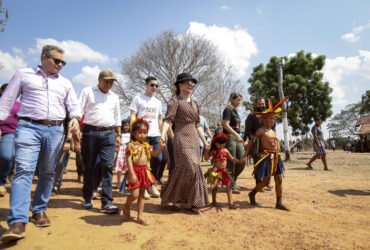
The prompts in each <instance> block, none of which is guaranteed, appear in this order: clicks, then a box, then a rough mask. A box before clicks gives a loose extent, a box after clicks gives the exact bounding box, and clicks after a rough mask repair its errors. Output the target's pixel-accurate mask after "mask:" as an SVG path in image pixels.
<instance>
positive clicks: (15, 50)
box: [12, 47, 24, 57]
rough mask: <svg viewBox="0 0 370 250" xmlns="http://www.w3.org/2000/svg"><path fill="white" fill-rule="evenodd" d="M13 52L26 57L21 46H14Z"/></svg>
mask: <svg viewBox="0 0 370 250" xmlns="http://www.w3.org/2000/svg"><path fill="white" fill-rule="evenodd" d="M12 50H13V53H14V54H15V55H17V56H20V57H24V54H23V50H22V49H20V48H16V47H12Z"/></svg>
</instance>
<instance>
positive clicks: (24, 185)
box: [8, 119, 64, 226]
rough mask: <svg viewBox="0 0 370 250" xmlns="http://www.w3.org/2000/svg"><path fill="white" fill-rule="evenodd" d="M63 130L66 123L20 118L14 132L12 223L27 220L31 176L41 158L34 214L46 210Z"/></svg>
mask: <svg viewBox="0 0 370 250" xmlns="http://www.w3.org/2000/svg"><path fill="white" fill-rule="evenodd" d="M63 132H64V131H63V125H60V126H44V125H41V124H37V123H32V122H28V121H25V120H21V119H20V120H19V122H18V126H17V131H16V134H15V175H14V178H13V181H12V186H11V191H10V212H9V216H8V225H9V226H10V225H12V224H13V223H15V222H22V223H24V224H26V223H28V213H29V208H30V202H31V185H32V178H33V175H34V172H35V169H36V164H37V162H38V161H39V165H38V168H39V178H38V183H37V187H36V190H35V193H34V197H33V202H32V213H33V214H38V213H40V212H45V211H46V209H47V203H48V202H49V199H50V194H51V189H52V187H53V180H54V169H55V164H56V160H57V155H58V153H59V151H60V149H61V147H62V139H63Z"/></svg>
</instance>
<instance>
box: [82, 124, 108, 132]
mask: <svg viewBox="0 0 370 250" xmlns="http://www.w3.org/2000/svg"><path fill="white" fill-rule="evenodd" d="M84 127H86V128H88V129H91V130H95V131H106V130H113V129H114V128H115V126H111V127H99V126H92V125H89V124H84Z"/></svg>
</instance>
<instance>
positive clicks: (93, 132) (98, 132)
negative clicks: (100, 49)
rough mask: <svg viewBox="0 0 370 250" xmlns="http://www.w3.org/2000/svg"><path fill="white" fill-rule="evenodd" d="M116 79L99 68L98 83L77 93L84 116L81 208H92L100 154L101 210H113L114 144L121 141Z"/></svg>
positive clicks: (108, 71)
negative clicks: (83, 201)
mask: <svg viewBox="0 0 370 250" xmlns="http://www.w3.org/2000/svg"><path fill="white" fill-rule="evenodd" d="M115 80H116V78H115V75H114V73H113V72H112V71H110V70H102V71H101V72H100V74H99V78H98V81H99V84H98V85H97V86H94V87H87V88H84V89H83V90H82V92H81V95H80V105H81V109H82V113H83V114H84V115H85V118H84V127H83V132H82V158H83V162H84V166H85V171H84V184H83V187H82V194H83V198H84V199H85V203H84V205H83V207H84V208H86V209H90V208H92V207H93V204H92V195H93V180H94V167H96V164H95V162H96V158H97V156H98V155H99V156H100V165H99V166H100V168H101V179H102V195H101V210H100V211H101V212H103V213H115V212H117V211H118V208H117V206H114V205H113V204H112V201H113V198H112V167H113V161H114V154H115V151H116V149H117V145H119V144H120V140H121V115H120V104H119V98H118V96H117V95H116V94H115V93H113V92H112V91H111V90H110V89H111V88H112V86H113V82H114V81H115Z"/></svg>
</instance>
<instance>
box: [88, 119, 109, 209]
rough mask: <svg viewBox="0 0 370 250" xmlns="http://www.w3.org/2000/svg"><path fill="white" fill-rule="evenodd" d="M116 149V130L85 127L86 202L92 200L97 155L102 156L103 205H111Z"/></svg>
mask: <svg viewBox="0 0 370 250" xmlns="http://www.w3.org/2000/svg"><path fill="white" fill-rule="evenodd" d="M115 149H116V138H115V132H114V130H105V131H96V130H93V129H90V128H88V127H86V126H85V127H84V129H83V134H82V158H83V162H84V167H85V169H84V184H83V187H82V194H83V198H84V199H85V201H86V202H89V201H91V199H92V194H93V188H94V181H96V180H95V179H96V178H94V173H96V172H95V169H96V168H97V167H99V165H97V164H96V161H97V156H98V155H99V156H100V168H101V180H102V194H101V202H102V206H104V205H111V204H112V201H113V198H112V175H113V174H112V167H113V161H114V154H115Z"/></svg>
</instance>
